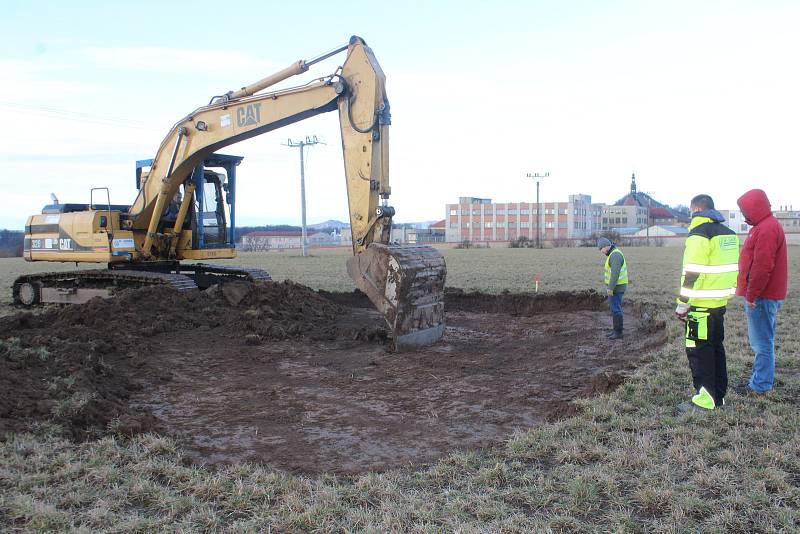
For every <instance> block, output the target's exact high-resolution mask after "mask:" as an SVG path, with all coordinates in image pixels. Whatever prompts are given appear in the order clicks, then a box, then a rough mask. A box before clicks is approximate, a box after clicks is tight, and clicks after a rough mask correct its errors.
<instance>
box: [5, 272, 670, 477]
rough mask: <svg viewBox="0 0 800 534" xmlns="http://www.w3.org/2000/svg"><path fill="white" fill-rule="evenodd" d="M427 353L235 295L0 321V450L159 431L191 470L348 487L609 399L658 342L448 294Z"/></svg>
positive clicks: (578, 318)
mask: <svg viewBox="0 0 800 534" xmlns="http://www.w3.org/2000/svg"><path fill="white" fill-rule="evenodd" d="M445 302H446V307H447V312H446V320H447V328H446V332H445V336H444V338H443V340H442V341H440V342H439V343H437V344H435V345H432V346H430V347H427V348H425V349H423V350H419V351H414V352H404V353H400V354H395V353H391V352H389V351H388V343H387V332H386V329H385V326H384V323H383V320H382V318H381V316H380V315H379V314H378V313H377V312H375V311H374V310H373V309H372V308H371V307H370V305H369V302H368V301H367V299H366V297H364V296H363V295H362V294H359V293H348V294H341V293H340V294H331V293H325V292H314V291H312V290H311V289H309V288H307V287H305V286H301V285H298V284H294V283H292V282H284V283H265V284H246V283H239V282H237V283H231V284H226V285H224V286H222V287H216V288H212V289H211V290H208V291H205V292H197V291H195V292H188V293H186V292H184V293H179V292H176V291H173V290H171V289H167V288H147V289H141V290H136V291H125V292H122V293H120V294H119V295H117V296H116V297H115V298H114V299H110V300H101V299H95V300H93V301H91V302H89V303H87V304H84V305H80V306H71V307H66V308H54V309H50V310H47V311H45V312H44V313H39V314H30V313H19V314H17V315H14V316H11V317H5V318H2V319H0V390H2V391H4V395H3V396H2V398H0V439H2V438H1V436H2V435H4V434H5V433H6V432H9V431H11V432H13V431H22V430H26V429H29V428H31V427H32V426H35V425H37V424H41V423H48V424H55V425H58V426H59V427H60V428H61V429H62V431H63V432H64V433H65V434H67V435H69V436H71V437H72V438H73V439H76V440H86V439H93V438H95V437H97V436H100V435H103V434H107V433H110V432H113V433H118V434H126V435H127V434H134V433H138V432H143V431H156V432H160V433H163V434H166V435H170V436H173V437H174V438H176V439H177V440H178V441H179V442H180V443H181V445H182V446H183V447H184V449H185V450H186V453H187V455H188V459H189V460H190V461H192V462H196V463H200V464H210V465H216V464H224V463H234V462H239V461H251V462H262V463H264V464H267V465H270V466H273V467H277V468H280V469H285V470H287V471H291V472H297V473H318V472H326V471H327V472H336V473H358V472H363V471H384V470H386V469H390V468H394V467H400V466H407V465H419V464H427V463H430V462H432V461H434V460H436V459H437V458H439V457H441V456H443V455H445V454H447V453H449V452H451V451H453V450H456V449H460V450H464V449H474V448H479V447H486V446H492V445H494V444H497V443H499V442H501V441H502V440H503V439H505V438H506V437H508V435H509V434H510V433H511V432H513V431H514V430H515V429H517V428H527V427H531V426H534V425H537V424H540V423H542V422H543V421H547V420H552V419H555V418H559V417H563V416H568V415H571V414H573V413H575V405H574V404H572V403H571V402H570V401H571V400H573V399H575V398H577V397H587V396H591V395H595V394H597V393H604V392H607V391H611V390H613V389H614V388H616V387H618V386H619V385H620V384H621V383H622V381H623V379H624V376H625V374H626V373H627V372H629V371H630V370H631V369H633V368H634V367H635V366H636V364H637V362H638V360H639V357H640V356H641V355H642V354H644V353H646V352H647V351H648V350H650V349H652V348H653V347H655V346H657V345H659V344H662V343H664V342H665V340H666V335H665V331H664V324H663V323H661V322H659V321H656V320H654V319H653V318H652V316H653V314H652V312H651V311H648V310H646V309H645V308H644V307H642V306H638V305H632V306H629V307H628V309H627V310H626V313H627V315H626V325H625V327H626V338H625V340H624V341H616V342H615V341H610V340H608V339H606V337H605V334H606V332H607V331H608V329H609V328H610V316H609V314H608V311H607V309H606V304H605V302H604V299H603V298H602V297H601V296H599V295H598V294H596V293H594V292H582V293H555V294H548V295H537V296H532V295H524V294H500V295H488V294H483V293H465V292H462V291H459V290H451V289H449V290H447V292H446V297H445Z"/></svg>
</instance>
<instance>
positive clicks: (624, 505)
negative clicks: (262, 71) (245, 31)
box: [0, 247, 800, 533]
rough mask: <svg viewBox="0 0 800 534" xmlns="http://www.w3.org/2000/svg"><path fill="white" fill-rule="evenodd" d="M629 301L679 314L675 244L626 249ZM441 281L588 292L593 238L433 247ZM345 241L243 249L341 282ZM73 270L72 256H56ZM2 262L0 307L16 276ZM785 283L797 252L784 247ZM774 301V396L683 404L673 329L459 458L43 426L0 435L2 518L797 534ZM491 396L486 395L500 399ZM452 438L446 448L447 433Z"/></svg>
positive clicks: (87, 527) (793, 402)
mask: <svg viewBox="0 0 800 534" xmlns="http://www.w3.org/2000/svg"><path fill="white" fill-rule="evenodd" d="M625 252H626V256H627V258H628V262H629V265H630V273H631V274H630V276H631V280H632V285H631V291H630V293H629V294H628V297H627V298H629V299H636V300H645V301H649V302H653V303H656V304H658V305H659V306H660V308H661V309H663V313H664V315H665V316H667V317H669V316H670V315H671V312H672V309H673V308H674V304H673V303H674V294H675V291H676V290H677V286H678V278H679V272H680V254H681V249H680V248H631V249H628V250H626V251H625ZM443 253H444V255H445V258H446V260H447V265H448V272H449V274H448V285H449V286H454V287H462V288H465V289H480V290H484V291H489V292H500V291H503V290H509V291H512V292H519V291H531V290H532V288H533V283H532V280H533V277H534V276H535V275H537V274H538V275H539V277H540V280H541V286H540V287H541V290H543V291H556V290H573V289H586V288H596V289H600V283H599V279H600V277H601V276H602V265H601V264H602V257H601V255H600V254H599V253H598V252H597V251H596V250H594V249H552V250H542V251H536V250H525V249H505V248H502V249H501V248H498V249H478V250H445V251H444V252H443ZM346 257H347V254H346V252H344V251H322V252H316V253H314V255H313V257H311V258H301V257H298V256H297V255H294V254H289V253H267V254H244V255H242V256H241V258H239V260H237V261H239V262H241V263H245V264H248V265H257V266H261V267H264V268H266V269H267V270H268V271H269V272H270V273H271V274H272V275H273V278H275V279H276V280H283V279H285V278H291V279H293V280H295V281H297V282H301V283H304V284H307V285H309V286H311V287H314V288H324V289H328V290H339V291H342V290H345V291H346V290H350V289H352V287H353V286H352V284H351V282H350V280H349V278H348V277H347V275H346V273H345V270H344V261H345V259H346ZM64 267H65V268H71V267H72V266H64ZM30 270H53V266H52V265H47V264H33V265H31V264H25V263H24V262H22V261H19V260H16V259H3V260H0V291H2V292H3V293H2V294H3V295H4V297H3V299H2V300H3V302H4V306H3V308H2V312H3V313H9V312H10V311H11V310H10V308H9V307H8V304H7V303H8V300H9V299H10V289H9V287H10V283H11V280H12V279H13V277H14V276H16V275H17V274H18V273H20V272H28V271H30ZM789 276H790V291H791V290H792V289H793V288H791V286H792V285H793V283H794V281H796V280H798V277H799V276H800V248H798V247H791V248H790V274H789ZM794 291H795V292H794V293H791V294H790V296H789V298H788V299H787V301H786V303H785V305H784V307H783V308H782V309H781V311H780V313H779V325H778V341H777V344H778V348H777V359H778V371H777V373H776V374H777V377H778V381H777V388H776V391H775V392H774V393H772V394H770V395H768V396H766V397H759V398H755V397H740V396H738V395H736V394H730V395H729V397H728V399H727V400H728V406H727V408H726V409H725V410H720V411H717V412H714V413H709V414H702V415H696V414H690V415H682V416H678V415H676V414H675V411H674V406H675V404H677V403H678V402H681V401H682V400H685V399H686V398H687V397H688V395H689V394H690V376H689V371H688V366H687V363H686V357H685V354H684V350H683V346H682V343H681V339H680V327H679V326H678V324H677V323H676V322H671V323H670V327H669V328H670V334H671V335H670V342H669V343H668V344H667V345H666V346H664V347H663V348H661V349H659V350H657V351H655V352H653V353H649V354H642V355H641V356H642V365H641V367H640V368H639V370H638V371H637V372H636V373H635V375H634V376H633V377H632V378H631V379H629V380H628V381H627V382H626V383H625V384H624V385H623V386H622V387H621V388H619V389H618V390H617V391H615V392H614V393H612V394H609V395H603V396H600V397H597V398H593V399H588V400H582V401H578V402H579V404H580V406H581V411H580V413H579V414H578V415H576V416H575V417H572V418H569V419H565V420H562V421H558V422H555V423H551V424H547V425H542V426H539V427H536V428H533V429H521V430H520V431H519V432H518V433H516V434H514V435H512V436H509V437H508V440H507V441H506V443H505V444H504V445H503V446H501V447H498V448H496V449H493V450H483V451H472V452H454V453H453V454H452V455H450V456H449V457H447V458H444V459H442V460H441V461H439V462H437V463H436V464H434V465H431V466H429V467H427V468H425V469H422V470H410V469H407V470H395V471H391V472H388V473H384V474H370V475H362V476H358V477H353V478H337V477H333V476H320V477H297V476H290V475H286V474H282V473H280V472H277V471H274V470H271V469H270V468H269V467H268V466H254V465H236V466H232V467H229V468H225V469H221V470H217V471H211V470H207V469H203V468H198V467H193V466H187V465H185V463H184V462H183V461H182V458H181V456H182V455H181V451H180V450H179V449H178V448H177V446H176V445H175V443H174V442H173V441H171V440H170V439H167V438H164V437H161V436H155V435H144V436H139V437H136V438H133V439H127V438H122V437H108V438H105V439H102V440H99V441H95V442H90V443H83V444H74V443H71V442H68V441H64V440H62V439H60V438H58V437H56V436H55V435H54V434H53V433H52V432H49V430H48V429H47V428H42V429H40V431H39V432H37V433H35V434H28V435H20V436H16V437H14V438H13V439H11V440H8V441H6V442H4V443H2V444H0V530H11V531H13V530H20V531H53V530H69V529H77V530H81V531H86V532H94V531H100V530H106V531H124V532H128V531H135V532H153V531H209V532H212V531H213V532H216V531H231V532H253V531H262V532H268V531H273V532H295V531H313V532H386V531H396V532H451V531H454V532H676V533H677V532H689V531H690V532H697V531H703V532H743V533H744V532H748V533H749V532H793V531H800V430H799V428H800V425H799V423H800V413H799V412H798V407H800V339H799V338H798V336H797V334H796V331H795V328H797V325H798V324H800V323H799V321H800V298H798V295H797V293H796V289H794ZM726 330H727V332H726V336H727V340H726V347H727V349H728V355H729V356H728V362H729V374H730V377H731V382H732V383H735V382H736V381H737V380H738V379H739V378H740V377H742V376H746V375H747V374H748V373H749V365H750V361H751V353H750V350H749V347H748V345H747V338H746V333H747V332H746V323H745V321H744V314H743V312H742V310H741V303H740V302H738V301H734V302H733V303H732V304H731V306H730V311H729V314H728V316H727V320H726ZM501 394H502V392H498V395H501ZM454 446H457V444H454Z"/></svg>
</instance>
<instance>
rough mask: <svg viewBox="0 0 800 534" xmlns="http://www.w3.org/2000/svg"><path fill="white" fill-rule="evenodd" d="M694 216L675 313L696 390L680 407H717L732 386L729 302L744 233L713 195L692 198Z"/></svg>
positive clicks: (711, 408)
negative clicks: (728, 348)
mask: <svg viewBox="0 0 800 534" xmlns="http://www.w3.org/2000/svg"><path fill="white" fill-rule="evenodd" d="M689 209H690V210H691V212H692V221H691V223H690V224H689V237H687V238H686V248H685V250H684V253H683V274H682V275H681V289H680V296H679V297H678V307H677V308H675V314H676V315H677V316H678V318H679V319H680V320H682V321H684V322H685V323H686V331H685V335H684V337H685V340H686V356H687V357H688V359H689V367H690V368H691V370H692V381H693V382H694V389H695V395H694V396H693V397H692V399H691V401H688V402H684V403H682V404H680V405H679V406H678V410H679V411H681V412H686V411H692V410H694V411H704V410H713V409H715V408H719V407H721V406H723V405H724V399H725V393H726V392H727V390H728V369H727V364H726V361H725V347H724V345H723V341H724V339H725V306H726V305H727V304H728V300H730V299H731V297H733V296H734V295H735V294H736V276H737V275H738V272H739V238H738V237H737V236H736V232H734V231H733V230H731V229H730V228H728V227H727V226H725V225H724V224H722V221H724V220H725V218H724V217H723V216H722V214H721V213H719V212H718V211H717V210H715V209H714V201H713V200H712V198H711V197H710V196H708V195H698V196H696V197H694V198H693V199H692V202H691V205H690V206H689Z"/></svg>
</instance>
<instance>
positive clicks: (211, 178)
mask: <svg viewBox="0 0 800 534" xmlns="http://www.w3.org/2000/svg"><path fill="white" fill-rule="evenodd" d="M242 159H243V158H242V157H240V156H227V155H224V154H213V155H211V156H209V157H208V158H206V160H205V161H204V162H203V165H200V166H198V168H197V169H196V170H195V172H194V173H193V175H192V180H193V181H194V184H195V192H194V203H193V205H192V217H191V219H192V236H193V242H192V248H195V249H202V248H222V247H226V248H227V247H230V248H233V247H234V242H235V239H234V230H233V229H234V228H235V224H236V223H235V212H236V210H235V202H234V195H235V192H236V166H237V165H239V163H240V162H241V161H242ZM212 168H213V169H214V170H211V169H212ZM198 177H202V178H201V179H198Z"/></svg>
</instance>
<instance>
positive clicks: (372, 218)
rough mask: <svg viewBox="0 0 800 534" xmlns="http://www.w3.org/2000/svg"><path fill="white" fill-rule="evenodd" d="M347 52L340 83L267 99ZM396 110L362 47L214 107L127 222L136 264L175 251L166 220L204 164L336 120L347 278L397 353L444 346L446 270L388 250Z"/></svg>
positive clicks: (189, 121)
mask: <svg viewBox="0 0 800 534" xmlns="http://www.w3.org/2000/svg"><path fill="white" fill-rule="evenodd" d="M344 50H347V58H346V60H345V62H344V64H343V65H342V67H341V70H340V71H337V73H335V74H333V75H330V76H327V77H325V78H319V79H317V80H315V81H312V82H311V83H309V84H307V85H304V86H301V87H297V88H292V89H286V90H280V91H274V92H268V93H260V91H263V90H264V89H266V88H268V87H270V86H272V85H274V84H276V83H278V82H280V81H283V80H285V79H287V78H289V77H291V76H294V75H296V74H300V73H302V72H305V71H307V70H308V68H309V67H310V66H311V65H312V64H314V63H316V62H317V61H321V60H322V59H325V58H327V57H329V56H330V55H333V54H335V53H338V52H341V51H344ZM389 109H390V108H389V101H388V99H387V96H386V88H385V76H384V74H383V71H382V70H381V68H380V65H379V64H378V62H377V60H376V59H375V56H374V55H373V53H372V50H370V48H369V47H367V45H366V43H365V42H364V41H363V40H362V39H361V38H359V37H352V38H351V39H350V42H349V44H348V45H347V46H346V47H341V48H339V49H337V50H334V51H332V52H331V53H328V54H324V55H323V56H320V57H318V58H315V59H313V60H310V61H303V60H301V61H298V62H296V63H294V64H293V65H291V66H290V67H288V68H286V69H284V70H282V71H280V72H278V73H276V74H273V75H271V76H268V77H267V78H264V79H262V80H260V81H258V82H256V83H254V84H252V85H249V86H247V87H243V88H242V89H240V90H238V91H230V92H228V93H226V94H224V95H221V96H218V97H215V98H214V99H212V101H211V103H210V104H209V105H207V106H204V107H201V108H198V109H197V110H195V111H194V112H193V113H191V114H190V115H188V116H186V117H185V118H184V119H182V120H181V121H179V122H178V123H177V124H176V125H175V126H174V127H173V128H172V129H171V130H170V133H169V135H167V137H166V138H165V139H164V141H163V142H162V143H161V146H160V147H159V149H158V152H157V154H156V157H155V158H154V160H153V163H152V166H151V168H150V172H149V173H148V175H147V177H146V180H144V182H143V183H142V184H141V187H140V192H139V195H138V197H137V198H136V201H135V202H134V203H133V205H132V206H131V208H130V210H129V212H128V214H127V216H126V220H127V222H126V224H127V227H128V229H130V230H132V231H133V232H134V235H136V236H138V238H137V239H136V242H137V246H136V248H137V255H138V259H139V260H144V261H152V260H159V259H163V258H162V257H161V256H162V255H163V251H164V250H170V249H172V250H174V242H171V240H173V239H174V234H171V233H170V232H171V230H172V229H171V228H166V227H160V225H163V223H162V222H161V220H162V216H163V215H164V212H165V210H166V209H167V208H168V206H169V202H170V200H171V199H172V198H173V196H174V195H175V193H176V191H178V188H179V187H180V186H181V184H184V183H186V184H187V185H190V184H191V178H192V173H193V172H194V171H195V168H197V167H198V165H200V164H201V163H202V162H203V161H204V160H205V158H207V157H208V156H210V155H211V154H213V153H214V152H215V151H217V150H219V149H221V148H223V147H225V146H228V145H231V144H233V143H236V142H238V141H242V140H245V139H249V138H251V137H255V136H257V135H260V134H262V133H265V132H269V131H272V130H275V129H278V128H281V127H283V126H286V125H289V124H292V123H295V122H298V121H301V120H303V119H307V118H309V117H312V116H315V115H318V114H321V113H325V112H330V111H334V110H338V112H339V119H340V125H341V134H342V149H343V152H344V165H345V177H346V183H347V196H348V204H349V211H350V223H351V232H352V243H353V254H354V257H353V258H351V259H350V260H349V261H348V266H347V270H348V274H349V275H350V277H351V278H353V280H354V281H355V283H356V285H357V287H359V288H360V289H361V290H362V291H364V293H366V294H367V296H368V297H369V298H370V300H371V301H372V302H373V304H375V306H376V307H377V308H378V310H379V311H380V312H381V313H383V315H384V317H385V318H386V321H387V323H388V324H389V326H390V328H391V330H392V332H393V334H394V336H393V339H394V343H395V345H396V347H397V348H403V347H408V346H418V345H423V344H428V343H431V342H433V341H436V340H438V339H439V338H440V337H441V336H442V333H443V331H444V304H443V289H444V279H445V273H446V268H445V264H444V260H443V258H442V256H441V254H439V253H438V252H437V251H436V250H435V249H433V248H431V247H424V246H413V247H409V246H400V245H392V244H390V240H391V227H392V217H393V215H394V209H393V208H391V207H390V206H388V205H387V200H388V198H389V195H390V194H391V188H390V185H389V124H390V112H389ZM184 204H185V205H186V202H185V203H184ZM182 211H183V212H184V215H185V208H184V209H182ZM181 220H182V218H181ZM178 227H179V225H175V229H176V230H177V228H178Z"/></svg>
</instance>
